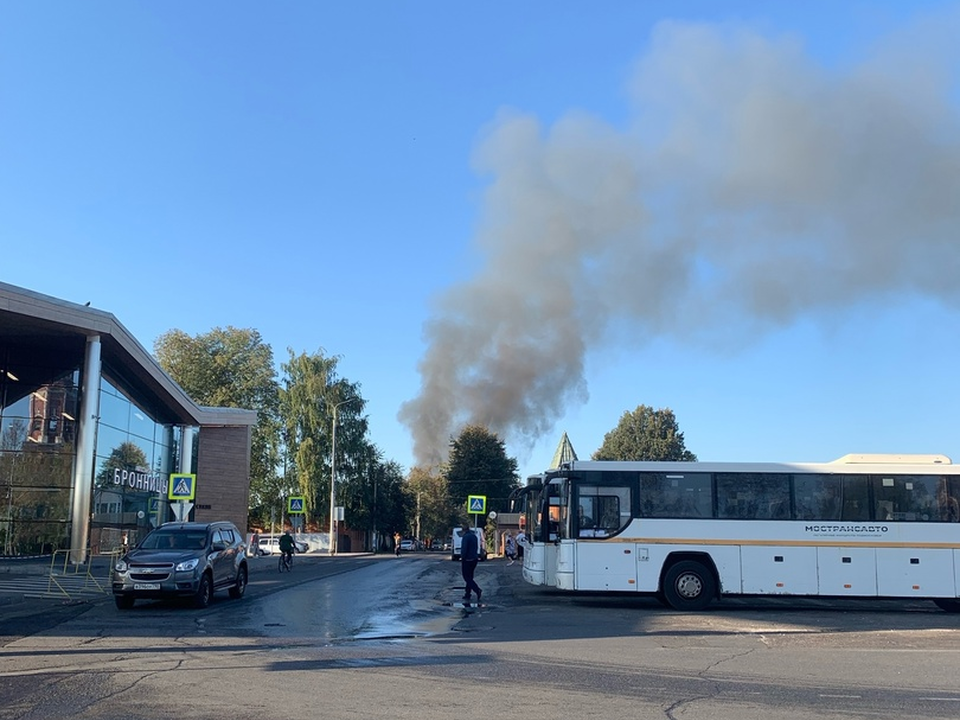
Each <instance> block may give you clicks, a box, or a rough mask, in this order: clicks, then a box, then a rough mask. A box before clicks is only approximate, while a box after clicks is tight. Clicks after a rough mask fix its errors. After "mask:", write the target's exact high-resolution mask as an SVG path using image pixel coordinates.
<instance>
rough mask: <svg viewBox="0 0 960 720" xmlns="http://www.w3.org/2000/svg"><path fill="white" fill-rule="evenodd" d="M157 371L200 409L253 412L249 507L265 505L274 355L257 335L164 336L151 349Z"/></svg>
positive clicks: (271, 465)
mask: <svg viewBox="0 0 960 720" xmlns="http://www.w3.org/2000/svg"><path fill="white" fill-rule="evenodd" d="M153 352H154V355H155V356H156V358H157V360H158V361H159V363H160V366H161V367H162V368H163V369H164V370H165V371H166V372H167V374H168V375H170V377H172V378H173V379H174V380H175V381H176V382H177V384H179V385H180V387H182V388H183V389H184V390H185V391H186V392H187V394H188V395H190V397H192V398H193V399H194V400H195V401H196V402H197V403H199V404H201V405H210V406H213V407H233V408H244V409H247V410H256V411H257V424H256V425H255V426H254V428H253V433H252V438H251V450H250V503H251V506H257V505H258V504H262V503H264V502H265V501H266V500H267V499H268V498H269V496H270V494H271V492H272V489H273V488H274V487H275V486H276V484H277V467H278V465H279V415H278V406H279V384H278V383H277V378H276V369H275V367H274V364H273V350H272V349H271V348H270V346H269V345H267V344H266V343H264V342H263V339H262V338H261V337H260V333H259V332H257V331H256V330H252V329H249V328H247V329H242V328H235V327H226V328H214V329H213V330H211V331H210V332H208V333H201V334H199V335H197V336H196V337H191V336H189V335H187V334H186V333H185V332H183V331H182V330H176V329H175V330H170V331H169V332H166V333H164V334H163V335H161V336H160V337H159V338H157V340H156V342H155V343H154V346H153Z"/></svg>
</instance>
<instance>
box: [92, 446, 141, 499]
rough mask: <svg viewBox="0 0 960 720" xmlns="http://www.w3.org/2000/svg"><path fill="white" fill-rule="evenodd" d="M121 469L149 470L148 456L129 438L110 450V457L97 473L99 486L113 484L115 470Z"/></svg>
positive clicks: (103, 486)
mask: <svg viewBox="0 0 960 720" xmlns="http://www.w3.org/2000/svg"><path fill="white" fill-rule="evenodd" d="M117 468H119V469H121V470H145V471H146V470H149V468H148V467H147V456H146V454H145V453H144V452H143V450H142V449H141V448H140V446H139V445H137V444H136V443H132V442H130V441H129V440H128V441H126V442H122V443H120V444H119V445H118V446H117V447H115V448H114V449H113V450H111V451H110V457H108V458H107V461H106V462H105V463H104V464H103V468H102V469H101V470H100V472H99V473H97V487H99V488H105V487H110V486H111V485H113V484H114V483H113V471H114V470H115V469H117Z"/></svg>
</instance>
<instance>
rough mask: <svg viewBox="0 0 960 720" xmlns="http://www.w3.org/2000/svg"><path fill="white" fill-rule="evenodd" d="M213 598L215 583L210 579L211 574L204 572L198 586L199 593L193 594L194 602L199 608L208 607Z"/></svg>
mask: <svg viewBox="0 0 960 720" xmlns="http://www.w3.org/2000/svg"><path fill="white" fill-rule="evenodd" d="M212 600H213V583H212V582H211V581H210V574H209V573H204V574H203V576H202V577H201V578H200V585H198V586H197V594H196V595H194V596H193V604H194V606H195V607H198V608H205V607H208V606H209V605H210V603H211V601H212Z"/></svg>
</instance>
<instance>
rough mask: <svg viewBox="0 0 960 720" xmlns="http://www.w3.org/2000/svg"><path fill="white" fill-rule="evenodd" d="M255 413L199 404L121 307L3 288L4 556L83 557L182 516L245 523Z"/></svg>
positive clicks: (0, 497) (0, 545) (0, 537)
mask: <svg viewBox="0 0 960 720" xmlns="http://www.w3.org/2000/svg"><path fill="white" fill-rule="evenodd" d="M256 420H257V413H256V412H255V411H253V410H240V409H235V408H212V407H201V406H199V405H197V403H195V402H194V401H193V400H192V399H191V398H190V397H188V396H187V394H186V393H185V392H184V391H183V390H182V389H181V388H180V386H179V385H177V383H176V382H174V381H173V380H172V379H171V378H170V377H169V376H168V375H167V374H166V373H165V372H164V371H163V369H162V368H161V367H160V365H159V364H158V363H157V361H156V360H155V359H154V358H153V356H152V355H151V354H150V353H149V352H147V351H146V350H145V349H144V348H143V346H142V345H140V343H139V342H137V340H136V339H135V338H134V337H133V336H132V335H131V334H130V333H129V332H128V331H127V329H126V328H125V327H123V325H121V324H120V322H119V321H118V320H117V318H116V317H114V316H113V315H112V314H111V313H109V312H104V311H102V310H97V309H94V308H91V307H87V306H84V305H77V304H75V303H71V302H66V301H64V300H58V299H56V298H53V297H49V296H46V295H41V294H38V293H35V292H31V291H30V290H25V289H23V288H19V287H15V286H13V285H8V284H6V283H0V555H6V556H23V555H49V554H51V553H53V552H57V551H65V554H67V555H68V556H69V560H70V561H71V562H73V563H80V562H84V561H85V559H86V558H87V556H88V554H89V553H106V552H111V551H113V550H115V549H116V548H118V547H119V546H121V545H122V544H126V543H132V542H134V541H135V540H136V539H137V538H138V537H140V536H141V535H142V534H144V533H145V532H147V531H149V530H150V528H152V527H153V526H155V525H157V524H159V523H162V522H166V521H167V520H174V519H178V518H177V516H176V511H180V512H186V513H188V517H189V518H190V519H194V520H200V521H204V520H231V521H233V522H234V523H235V524H236V525H237V527H239V528H241V529H245V528H246V526H247V504H248V498H249V494H250V438H251V432H252V428H253V425H254V424H255V423H256ZM172 474H176V475H193V476H194V477H193V478H187V485H188V486H189V485H193V488H194V489H195V497H194V498H193V500H192V501H184V504H182V505H178V504H174V503H171V501H170V500H169V499H168V489H169V486H170V477H171V475H172Z"/></svg>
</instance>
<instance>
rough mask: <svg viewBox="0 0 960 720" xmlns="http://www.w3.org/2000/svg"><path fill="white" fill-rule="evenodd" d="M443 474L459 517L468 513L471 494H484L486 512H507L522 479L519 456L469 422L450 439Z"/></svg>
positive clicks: (483, 428)
mask: <svg viewBox="0 0 960 720" xmlns="http://www.w3.org/2000/svg"><path fill="white" fill-rule="evenodd" d="M444 476H445V477H446V480H447V487H448V488H449V494H450V501H451V503H452V504H453V506H454V508H455V509H456V511H457V513H458V514H459V516H460V517H464V516H466V514H467V512H466V501H467V496H468V495H485V496H486V498H487V512H490V511H491V510H495V511H496V512H505V511H507V510H508V508H509V502H508V501H509V498H510V493H511V492H513V490H515V489H516V488H517V484H518V479H519V476H518V474H517V460H516V458H508V457H507V452H506V448H505V446H504V443H503V440H501V439H500V438H498V437H497V436H496V435H495V434H493V433H492V432H490V431H489V430H488V429H487V428H485V427H483V426H480V425H468V426H467V427H466V428H464V429H463V431H462V432H461V433H460V435H459V436H458V437H457V438H455V439H453V440H452V441H451V442H450V459H449V461H448V463H447V466H446V469H445V472H444Z"/></svg>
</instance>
